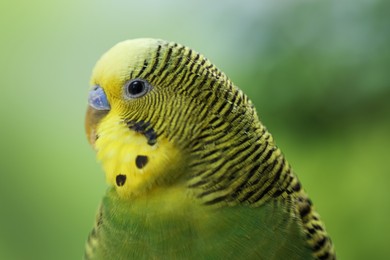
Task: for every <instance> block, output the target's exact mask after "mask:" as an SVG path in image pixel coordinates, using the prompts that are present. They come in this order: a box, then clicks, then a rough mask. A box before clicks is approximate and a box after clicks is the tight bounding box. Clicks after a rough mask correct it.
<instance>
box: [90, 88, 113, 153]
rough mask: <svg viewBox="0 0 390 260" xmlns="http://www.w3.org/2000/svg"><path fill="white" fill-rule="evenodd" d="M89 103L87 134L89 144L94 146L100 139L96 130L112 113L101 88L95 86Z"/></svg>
mask: <svg viewBox="0 0 390 260" xmlns="http://www.w3.org/2000/svg"><path fill="white" fill-rule="evenodd" d="M88 103H89V105H88V108H87V114H86V116H85V132H86V134H87V137H88V141H89V143H90V144H91V145H92V146H94V145H95V141H96V140H97V139H98V135H97V133H96V128H97V126H98V124H99V123H100V121H101V119H102V118H103V117H104V116H106V115H107V114H108V112H109V111H110V104H109V103H108V100H107V96H106V94H105V93H104V91H103V89H102V88H101V87H100V86H95V87H94V88H93V89H92V90H91V91H90V92H89V97H88Z"/></svg>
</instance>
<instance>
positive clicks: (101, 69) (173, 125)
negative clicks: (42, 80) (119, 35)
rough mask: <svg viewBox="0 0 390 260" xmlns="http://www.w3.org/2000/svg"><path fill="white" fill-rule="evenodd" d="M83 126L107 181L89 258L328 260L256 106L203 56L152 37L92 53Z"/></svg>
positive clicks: (324, 238) (317, 224)
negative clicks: (94, 56) (95, 55)
mask: <svg viewBox="0 0 390 260" xmlns="http://www.w3.org/2000/svg"><path fill="white" fill-rule="evenodd" d="M91 85H92V88H91V90H90V93H89V106H88V110H87V116H86V132H87V136H88V140H89V142H90V143H91V144H92V146H93V147H94V149H95V150H96V152H97V157H98V159H99V160H100V161H101V163H102V165H103V169H104V171H105V174H106V180H107V182H108V185H109V188H108V190H107V192H106V194H105V196H104V198H103V200H102V203H101V205H100V208H99V212H98V214H97V219H96V224H95V226H94V228H93V230H92V232H91V233H90V235H89V238H88V242H87V246H86V252H85V258H86V259H335V258H336V256H335V252H334V248H333V245H332V242H331V240H330V237H329V236H328V234H327V233H326V231H325V228H324V224H323V222H322V221H321V220H320V217H319V215H318V213H317V212H316V211H315V210H314V208H313V205H312V202H311V201H310V199H309V198H308V196H307V194H306V193H305V192H304V190H303V189H302V186H301V184H300V182H299V180H298V179H297V177H296V175H295V173H294V172H293V170H292V168H291V166H290V165H289V164H288V162H287V161H286V159H285V158H284V156H283V154H282V153H281V151H280V149H279V148H278V147H277V146H276V145H275V143H274V141H273V139H272V136H271V134H270V133H269V132H268V131H267V129H266V128H265V127H264V126H263V125H262V124H261V122H260V121H259V119H258V116H257V114H256V111H255V108H254V105H253V104H252V103H251V101H250V100H249V99H248V98H247V96H246V95H245V94H244V93H243V92H242V91H241V90H240V89H239V88H238V87H236V86H235V85H234V84H233V83H232V81H230V80H229V78H228V77H227V76H226V75H225V74H224V73H222V72H221V71H220V70H218V69H217V68H216V67H215V66H214V65H213V64H212V63H211V62H210V61H209V60H208V59H206V58H205V57H204V56H202V55H201V54H199V53H197V52H195V51H193V50H192V49H190V48H187V47H185V46H182V45H180V44H176V43H172V42H167V41H163V40H156V39H135V40H128V41H124V42H121V43H119V44H117V45H115V46H114V47H113V48H111V49H110V50H109V51H108V52H107V53H105V54H104V55H103V56H102V57H101V59H100V60H99V61H98V62H97V64H96V66H95V68H94V70H93V74H92V79H91Z"/></svg>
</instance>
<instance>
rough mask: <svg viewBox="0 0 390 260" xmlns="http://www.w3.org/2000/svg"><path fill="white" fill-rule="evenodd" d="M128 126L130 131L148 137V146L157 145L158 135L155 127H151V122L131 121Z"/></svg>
mask: <svg viewBox="0 0 390 260" xmlns="http://www.w3.org/2000/svg"><path fill="white" fill-rule="evenodd" d="M126 124H127V127H128V128H129V129H130V130H133V131H135V132H137V133H140V134H143V135H144V136H145V137H146V140H147V143H148V145H154V144H156V143H157V134H156V132H155V131H154V129H153V127H151V126H150V123H149V122H145V121H142V120H141V121H139V122H134V121H129V122H127V123H126Z"/></svg>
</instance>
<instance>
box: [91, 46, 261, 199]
mask: <svg viewBox="0 0 390 260" xmlns="http://www.w3.org/2000/svg"><path fill="white" fill-rule="evenodd" d="M255 119H256V112H255V110H254V109H253V107H252V105H251V103H250V101H249V100H248V99H247V97H246V96H245V95H244V94H243V93H242V92H241V91H240V90H239V89H238V88H236V87H235V86H234V85H233V84H232V83H231V81H230V80H229V79H228V78H227V77H226V76H225V75H224V74H223V73H222V72H220V71H219V70H218V69H217V68H216V67H215V66H214V65H212V64H211V63H210V61H208V60H207V59H206V58H204V57H203V56H202V55H200V54H199V53H197V52H195V51H193V50H191V49H189V48H187V47H184V46H182V45H179V44H176V43H171V42H166V41H163V40H155V39H136V40H128V41H124V42H121V43H119V44H117V45H115V46H114V47H113V48H111V49H110V50H109V51H108V52H106V53H105V54H104V55H103V56H102V57H101V58H100V60H99V61H98V62H97V64H96V66H95V68H94V70H93V73H92V79H91V89H90V92H89V105H88V109H87V115H86V121H85V127H86V133H87V137H88V140H89V142H90V143H91V145H92V146H93V147H94V148H95V150H96V151H97V156H98V159H99V160H101V162H102V164H103V168H104V170H105V172H106V179H107V182H108V183H109V184H111V185H113V186H115V187H116V190H117V191H118V194H120V195H121V196H122V197H131V196H138V195H139V194H142V193H144V192H146V191H150V190H153V189H154V188H156V187H157V186H161V185H170V183H172V182H174V181H177V180H181V179H183V180H184V179H186V176H187V177H188V176H189V174H190V172H193V173H194V172H195V169H196V168H197V166H199V165H202V164H204V163H206V164H207V163H210V162H213V163H220V164H222V163H223V158H224V156H225V155H226V153H227V151H228V149H227V148H229V147H228V146H226V140H230V141H229V142H228V145H232V146H234V145H236V143H235V141H234V140H236V139H237V138H238V137H240V136H242V135H243V134H244V135H245V133H248V132H250V131H251V130H250V129H249V128H251V127H253V122H255V121H256V120H255ZM237 140H238V139H237ZM237 142H239V141H237ZM203 166H204V165H203ZM206 169H207V167H206ZM203 171H205V169H204V167H203ZM184 173H188V174H187V175H186V174H184ZM194 174H195V173H194ZM195 175H196V174H195ZM195 179H196V178H195ZM195 179H194V181H196V180H195ZM156 184H158V185H156Z"/></svg>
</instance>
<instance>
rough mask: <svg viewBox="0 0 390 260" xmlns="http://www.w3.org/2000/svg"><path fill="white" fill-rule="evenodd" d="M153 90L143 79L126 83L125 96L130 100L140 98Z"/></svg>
mask: <svg viewBox="0 0 390 260" xmlns="http://www.w3.org/2000/svg"><path fill="white" fill-rule="evenodd" d="M150 89H151V87H150V85H149V83H148V82H146V81H145V80H142V79H133V80H130V81H129V82H127V83H126V85H125V94H126V96H127V97H129V98H139V97H142V96H143V95H145V94H146V93H148V92H149V90H150Z"/></svg>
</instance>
